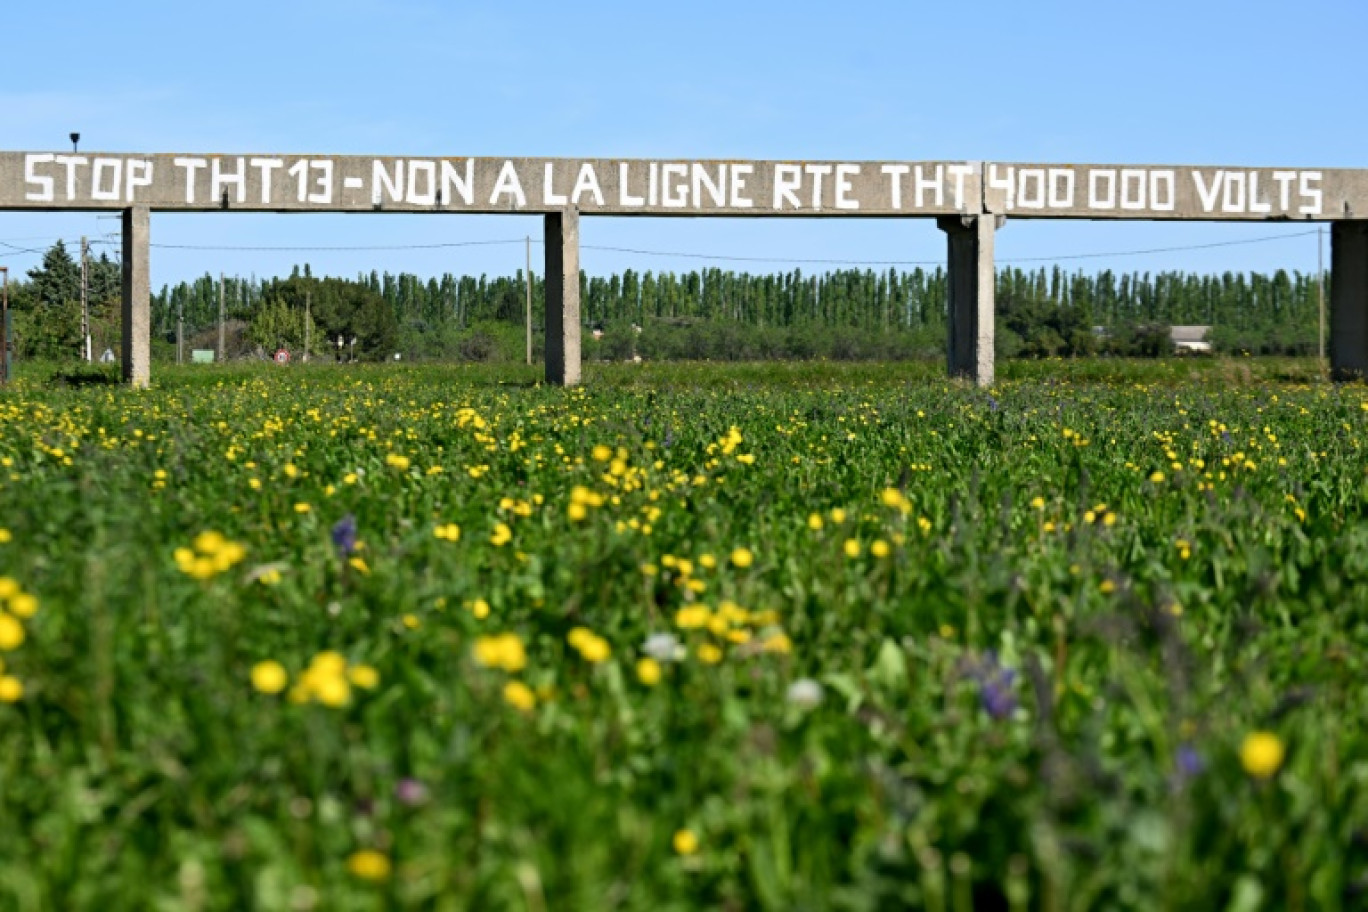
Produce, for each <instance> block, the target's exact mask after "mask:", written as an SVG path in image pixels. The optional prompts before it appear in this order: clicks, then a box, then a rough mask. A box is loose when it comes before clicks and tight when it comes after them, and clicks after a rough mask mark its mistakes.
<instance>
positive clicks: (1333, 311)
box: [1330, 221, 1368, 380]
mask: <svg viewBox="0 0 1368 912" xmlns="http://www.w3.org/2000/svg"><path fill="white" fill-rule="evenodd" d="M1330 371H1331V375H1332V376H1333V377H1335V379H1337V380H1361V379H1364V378H1365V377H1368V221H1362V222H1335V223H1334V224H1333V225H1331V226H1330Z"/></svg>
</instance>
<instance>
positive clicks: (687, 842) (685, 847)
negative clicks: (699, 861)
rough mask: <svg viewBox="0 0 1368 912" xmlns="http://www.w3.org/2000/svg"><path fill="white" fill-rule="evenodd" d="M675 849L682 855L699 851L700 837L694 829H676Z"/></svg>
mask: <svg viewBox="0 0 1368 912" xmlns="http://www.w3.org/2000/svg"><path fill="white" fill-rule="evenodd" d="M671 841H672V842H673V843H674V850H675V851H676V852H678V853H679V854H680V855H692V854H694V853H695V852H697V851H698V837H697V836H695V835H694V832H693V830H676V831H675V834H674V839H673V840H671Z"/></svg>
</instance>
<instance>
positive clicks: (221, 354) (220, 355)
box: [218, 272, 228, 362]
mask: <svg viewBox="0 0 1368 912" xmlns="http://www.w3.org/2000/svg"><path fill="white" fill-rule="evenodd" d="M227 357H228V355H227V353H226V352H225V351H224V345H223V273H221V272H220V273H219V351H218V359H219V361H220V362H222V361H223V360H224V359H225V358H227Z"/></svg>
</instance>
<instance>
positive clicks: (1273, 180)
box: [0, 152, 1368, 386]
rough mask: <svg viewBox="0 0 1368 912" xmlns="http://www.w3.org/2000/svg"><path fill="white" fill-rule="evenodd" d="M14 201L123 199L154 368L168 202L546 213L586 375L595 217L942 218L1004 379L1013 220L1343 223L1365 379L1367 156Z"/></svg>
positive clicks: (64, 184)
mask: <svg viewBox="0 0 1368 912" xmlns="http://www.w3.org/2000/svg"><path fill="white" fill-rule="evenodd" d="M0 210H29V211H106V212H112V211H118V212H121V213H122V218H123V241H124V243H123V266H124V281H123V295H124V301H123V324H124V325H123V353H122V354H123V373H124V377H125V379H126V380H128V382H130V383H132V384H134V385H136V386H142V385H145V384H146V383H147V382H148V380H149V374H150V371H149V367H150V365H149V354H150V335H149V333H150V321H149V277H148V246H149V244H148V229H149V225H148V220H149V215H150V213H151V212H153V211H168V212H210V211H238V212H431V213H476V212H489V213H503V214H516V213H525V214H529V215H533V214H535V215H542V216H544V220H545V228H546V235H545V237H546V379H547V381H548V382H550V383H556V384H561V385H565V386H574V385H576V384H578V383H579V382H580V379H581V375H580V332H581V326H580V320H581V313H580V300H579V220H580V216H581V215H649V216H686V217H689V216H694V217H696V216H746V217H757V216H765V217H781V218H783V217H813V216H815V217H820V218H827V217H885V218H935V219H937V222H938V224H939V226H940V228H941V229H942V230H944V231H945V233H946V239H947V254H948V267H949V274H948V278H949V282H948V287H949V300H948V302H947V303H948V308H949V322H950V338H949V341H948V345H947V353H948V356H947V362H948V368H949V372H950V374H951V375H952V376H959V377H964V378H967V379H972V380H973V382H975V383H977V384H979V385H981V386H987V385H990V384H991V383H992V382H993V339H994V327H993V323H994V300H993V296H994V284H995V270H994V262H993V242H994V232H995V231H996V230H997V229H998V228H1000V227H1001V225H1002V220H1003V219H1005V218H1012V219H1032V218H1051V219H1089V220H1112V219H1130V220H1156V221H1242V222H1276V223H1283V222H1289V223H1290V222H1331V223H1333V228H1332V234H1331V237H1332V248H1331V275H1332V281H1333V287H1332V292H1331V338H1330V365H1331V369H1332V371H1333V373H1334V375H1335V376H1336V377H1337V378H1351V377H1368V222H1365V221H1364V218H1365V215H1368V169H1346V168H1323V169H1312V168H1245V167H1214V166H1189V165H1108V164H1095V165H1082V164H1073V165H1065V164H1048V163H1046V164H1023V163H1003V162H968V161H733V160H690V159H674V160H670V159H656V160H640V159H577V158H477V157H473V156H470V157H466V156H461V157H457V156H438V157H426V158H406V157H395V156H378V157H368V156H357V155H339V156H319V155H278V154H276V155H237V154H233V155H225V154H213V153H211V154H202V155H175V154H150V155H144V154H131V153H104V152H91V153H80V154H78V153H75V152H72V153H66V152H0Z"/></svg>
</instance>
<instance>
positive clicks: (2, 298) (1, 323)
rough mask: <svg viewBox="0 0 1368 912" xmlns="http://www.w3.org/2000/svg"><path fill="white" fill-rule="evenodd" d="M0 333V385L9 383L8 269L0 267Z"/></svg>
mask: <svg viewBox="0 0 1368 912" xmlns="http://www.w3.org/2000/svg"><path fill="white" fill-rule="evenodd" d="M0 276H3V277H4V278H3V284H0V333H3V334H4V338H3V342H4V346H5V356H4V363H3V364H2V365H0V383H9V378H10V322H9V267H8V266H0Z"/></svg>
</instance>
